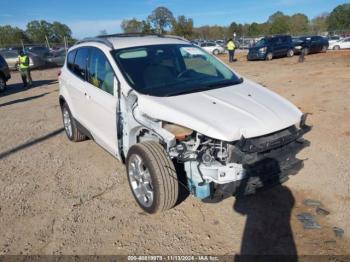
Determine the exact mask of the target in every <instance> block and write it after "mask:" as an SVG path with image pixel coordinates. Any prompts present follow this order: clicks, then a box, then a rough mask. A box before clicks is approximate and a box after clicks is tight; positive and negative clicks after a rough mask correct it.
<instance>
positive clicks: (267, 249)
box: [0, 51, 350, 255]
mask: <svg viewBox="0 0 350 262" xmlns="http://www.w3.org/2000/svg"><path fill="white" fill-rule="evenodd" d="M238 58H239V61H238V62H236V63H233V64H231V65H232V67H233V68H234V69H235V70H236V71H237V72H239V73H240V74H242V75H244V76H246V77H249V78H251V79H253V80H255V81H257V82H259V83H261V84H262V85H264V86H266V87H268V88H270V89H272V90H274V91H276V92H277V93H279V94H280V95H282V96H284V97H286V98H287V99H289V100H291V101H292V102H293V103H295V104H296V105H297V106H298V107H300V108H301V109H302V111H304V112H308V113H310V116H309V120H310V122H311V123H312V125H313V126H314V127H313V130H312V131H311V132H310V133H308V134H307V135H306V139H308V140H309V141H310V142H311V146H310V147H308V148H306V149H304V150H303V151H302V152H301V153H300V155H299V158H303V159H306V161H305V167H304V168H303V169H302V170H301V171H300V172H299V173H298V174H297V175H295V176H293V177H291V178H290V180H289V181H287V182H286V183H285V184H284V185H283V186H280V187H277V188H274V189H272V190H269V191H265V192H262V193H260V194H257V195H255V196H252V197H248V198H245V199H239V200H236V199H235V198H229V199H226V200H224V201H222V202H220V203H217V204H205V203H202V202H200V201H198V200H197V199H196V198H194V197H192V196H190V197H188V198H187V199H185V200H184V202H182V203H181V204H180V205H178V206H177V207H175V208H174V209H172V210H170V211H168V212H165V213H162V214H159V215H153V216H151V215H146V214H145V213H143V212H142V211H141V210H140V209H139V207H138V206H137V204H136V203H135V201H134V199H133V197H132V194H131V192H130V190H129V187H128V184H127V178H126V174H125V169H124V166H123V165H122V164H121V163H119V162H118V161H117V160H115V159H114V158H113V157H112V156H110V155H109V154H108V153H106V152H105V151H104V150H103V149H101V148H100V147H99V146H97V145H96V144H94V143H93V142H92V141H85V142H81V143H72V142H69V141H68V139H67V138H66V136H65V134H64V132H63V129H62V121H61V113H60V108H59V105H58V84H57V80H56V79H57V72H58V69H50V70H44V71H34V72H33V79H34V80H35V81H36V82H35V87H34V88H32V89H29V90H23V89H22V88H21V86H20V85H19V81H20V79H19V76H18V74H16V73H14V74H13V77H12V79H11V81H10V83H9V86H8V90H7V91H6V92H5V93H3V94H0V119H1V125H0V254H217V255H219V254H231V255H232V254H238V253H242V254H247V253H248V254H299V255H301V254H350V242H349V236H350V219H349V218H350V161H349V160H350V121H349V120H350V51H344V52H341V51H340V52H328V53H326V54H316V55H310V56H307V57H306V61H305V62H304V63H303V64H299V63H298V62H297V60H298V58H297V57H293V58H282V59H276V60H273V61H271V62H264V61H262V62H247V61H245V58H244V56H243V54H239V57H238ZM221 59H223V60H225V61H227V59H226V57H225V56H221ZM305 199H314V200H318V201H321V202H322V204H323V206H324V207H325V208H327V209H328V210H329V211H330V214H329V215H327V216H322V215H317V214H316V212H315V208H313V207H308V206H305V205H304V204H303V202H304V200H305ZM301 212H311V213H312V214H314V215H315V217H316V219H317V221H318V222H319V224H320V225H321V228H320V229H313V230H310V229H309V230H306V229H304V228H303V227H302V224H301V223H300V222H299V221H298V220H297V214H299V213H301ZM334 226H336V227H340V228H342V229H343V230H344V231H345V233H344V236H343V237H336V236H335V234H334V232H333V229H332V228H333V227H334Z"/></svg>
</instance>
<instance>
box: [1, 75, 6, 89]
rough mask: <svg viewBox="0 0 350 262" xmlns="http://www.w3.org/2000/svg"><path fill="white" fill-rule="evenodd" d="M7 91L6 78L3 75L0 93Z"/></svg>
mask: <svg viewBox="0 0 350 262" xmlns="http://www.w3.org/2000/svg"><path fill="white" fill-rule="evenodd" d="M5 89H6V81H5V78H4V77H3V76H2V75H0V92H3V91H5Z"/></svg>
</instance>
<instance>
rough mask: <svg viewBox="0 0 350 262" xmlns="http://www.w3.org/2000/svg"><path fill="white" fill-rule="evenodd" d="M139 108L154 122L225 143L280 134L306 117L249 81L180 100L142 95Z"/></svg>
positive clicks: (187, 96)
mask: <svg viewBox="0 0 350 262" xmlns="http://www.w3.org/2000/svg"><path fill="white" fill-rule="evenodd" d="M138 105H139V109H140V111H141V112H142V113H145V114H147V115H148V116H150V117H152V118H156V119H159V120H163V121H168V122H171V123H174V124H178V125H181V126H184V127H187V128H191V129H193V130H195V131H197V132H200V133H202V134H204V135H206V136H208V137H212V138H216V139H220V140H224V141H235V140H238V139H240V138H241V137H242V136H244V137H245V138H250V137H257V136H262V135H266V134H269V133H272V132H275V131H279V130H281V129H284V128H286V127H289V126H291V125H294V124H297V123H299V121H300V118H301V116H302V112H301V111H300V110H299V109H298V108H296V107H295V106H294V105H293V104H292V103H290V102H289V101H287V100H286V99H284V98H282V97H280V96H279V95H277V94H275V93H273V92H272V91H270V90H268V89H266V88H264V87H262V86H260V85H258V84H256V83H254V82H252V81H250V80H247V79H244V82H243V83H242V84H239V85H233V86H229V87H223V88H218V89H214V90H209V91H204V92H198V93H192V94H185V95H179V96H172V97H155V96H147V95H139V96H138Z"/></svg>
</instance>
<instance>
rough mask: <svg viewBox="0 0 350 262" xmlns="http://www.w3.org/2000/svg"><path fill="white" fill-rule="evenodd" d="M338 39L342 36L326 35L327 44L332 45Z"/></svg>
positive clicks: (341, 38)
mask: <svg viewBox="0 0 350 262" xmlns="http://www.w3.org/2000/svg"><path fill="white" fill-rule="evenodd" d="M340 40H343V37H341V36H338V35H334V36H329V37H328V43H329V45H332V44H334V43H336V42H338V41H340Z"/></svg>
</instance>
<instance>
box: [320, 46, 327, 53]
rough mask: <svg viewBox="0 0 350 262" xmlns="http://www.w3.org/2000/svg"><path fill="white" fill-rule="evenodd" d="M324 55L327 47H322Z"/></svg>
mask: <svg viewBox="0 0 350 262" xmlns="http://www.w3.org/2000/svg"><path fill="white" fill-rule="evenodd" d="M321 51H322V52H323V53H325V52H327V46H325V45H324V46H322V50H321Z"/></svg>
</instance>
